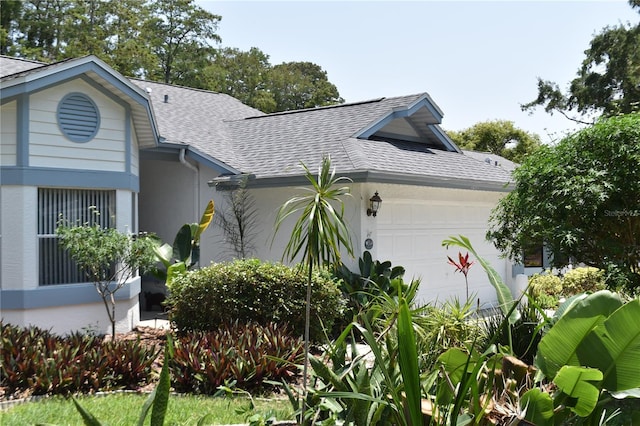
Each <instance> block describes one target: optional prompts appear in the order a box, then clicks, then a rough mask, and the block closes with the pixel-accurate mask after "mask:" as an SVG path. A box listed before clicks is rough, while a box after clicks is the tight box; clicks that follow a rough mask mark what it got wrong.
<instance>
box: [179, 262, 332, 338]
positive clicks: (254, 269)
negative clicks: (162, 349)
mask: <svg viewBox="0 0 640 426" xmlns="http://www.w3.org/2000/svg"><path fill="white" fill-rule="evenodd" d="M306 281H307V278H306V272H305V270H303V269H299V268H291V267H288V266H285V265H283V264H280V263H270V262H265V263H263V262H261V261H259V260H257V259H243V260H235V261H233V262H224V263H215V264H212V265H210V266H208V267H205V268H202V269H199V270H196V271H190V272H189V273H187V274H185V275H183V276H180V277H179V278H177V279H176V280H175V281H174V282H173V283H171V285H170V286H169V290H170V296H169V298H168V304H169V306H170V307H171V311H170V315H171V320H172V321H173V322H174V323H175V325H176V326H177V328H178V329H179V330H181V331H209V330H215V329H217V328H218V327H220V326H222V325H225V324H229V323H231V322H235V321H238V322H241V323H249V322H255V323H258V324H261V325H267V324H269V323H271V322H275V323H278V324H288V325H289V326H290V327H291V330H292V332H293V333H295V335H302V334H303V333H304V318H305V298H306V288H307V285H306ZM311 288H312V290H311V291H312V295H311V339H313V340H316V341H319V340H321V339H322V337H323V336H324V331H323V330H324V329H326V330H330V329H331V326H332V324H333V322H334V321H335V319H336V318H338V317H339V316H340V315H341V313H342V310H343V307H344V300H343V299H342V297H341V295H340V291H339V290H338V288H337V285H336V283H335V282H334V281H333V280H332V279H331V277H330V276H329V274H328V273H327V272H325V271H321V272H314V274H313V284H312V287H311Z"/></svg>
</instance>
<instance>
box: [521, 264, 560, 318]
mask: <svg viewBox="0 0 640 426" xmlns="http://www.w3.org/2000/svg"><path fill="white" fill-rule="evenodd" d="M529 292H530V295H531V296H532V297H533V298H534V299H535V301H536V303H537V304H538V305H539V306H540V307H542V308H545V309H549V308H555V307H556V306H558V298H559V296H560V295H561V294H562V280H561V279H560V277H558V276H557V275H553V274H551V271H547V272H545V273H543V274H535V275H533V276H532V277H531V278H530V281H529Z"/></svg>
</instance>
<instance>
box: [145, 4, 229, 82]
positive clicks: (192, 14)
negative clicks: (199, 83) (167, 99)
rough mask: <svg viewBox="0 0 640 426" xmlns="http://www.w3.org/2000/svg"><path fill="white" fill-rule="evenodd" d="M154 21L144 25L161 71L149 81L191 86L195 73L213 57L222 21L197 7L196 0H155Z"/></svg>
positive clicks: (157, 71)
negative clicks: (214, 43) (212, 44)
mask: <svg viewBox="0 0 640 426" xmlns="http://www.w3.org/2000/svg"><path fill="white" fill-rule="evenodd" d="M152 10H153V17H152V18H151V19H150V20H149V21H147V22H146V23H145V28H146V30H147V31H146V35H147V36H148V37H149V41H150V45H151V50H152V51H153V53H154V54H155V55H156V57H157V59H158V68H157V69H155V70H151V75H150V77H151V78H153V79H156V80H161V81H163V82H165V83H172V84H183V85H188V84H189V80H190V79H192V78H193V74H192V72H193V71H194V70H201V69H202V68H203V67H204V64H205V63H206V62H207V60H208V59H210V58H211V57H212V55H213V48H212V47H211V46H210V45H209V43H210V42H219V41H220V36H218V34H217V33H216V30H217V28H218V22H219V21H220V19H221V17H220V16H218V15H214V14H212V13H209V12H207V11H206V10H204V9H203V8H201V7H199V6H196V5H195V4H194V1H193V0H155V1H154V3H153V5H152Z"/></svg>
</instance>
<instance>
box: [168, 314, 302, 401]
mask: <svg viewBox="0 0 640 426" xmlns="http://www.w3.org/2000/svg"><path fill="white" fill-rule="evenodd" d="M302 358H303V345H302V340H301V339H300V338H293V337H291V336H290V332H289V330H287V329H286V328H285V327H281V326H278V325H275V324H273V323H271V324H267V325H265V326H261V325H258V324H255V323H253V324H251V323H250V324H240V323H236V324H233V325H228V326H223V327H220V328H219V329H217V330H215V331H210V332H197V333H190V334H187V335H184V336H182V337H180V338H179V339H178V340H177V341H176V345H175V353H174V357H173V359H172V361H171V363H170V370H171V373H172V377H173V386H174V388H175V389H176V390H177V391H179V392H190V393H201V394H208V395H214V394H216V393H218V391H219V387H220V386H223V385H225V384H227V383H234V386H235V387H237V388H239V389H245V390H252V391H256V390H265V388H266V382H267V381H280V380H283V381H286V382H289V381H292V380H293V379H295V378H296V373H297V371H298V367H297V365H298V364H300V363H301V362H302Z"/></svg>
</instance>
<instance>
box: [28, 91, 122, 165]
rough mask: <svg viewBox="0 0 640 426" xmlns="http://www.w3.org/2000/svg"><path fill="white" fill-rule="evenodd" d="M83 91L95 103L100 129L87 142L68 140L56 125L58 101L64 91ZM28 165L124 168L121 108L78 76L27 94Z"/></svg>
mask: <svg viewBox="0 0 640 426" xmlns="http://www.w3.org/2000/svg"><path fill="white" fill-rule="evenodd" d="M72 92H79V93H83V94H85V95H87V96H89V98H91V99H92V100H93V102H95V103H96V105H97V107H98V110H99V112H100V129H99V131H98V133H97V134H96V136H95V137H94V139H92V140H91V141H89V142H87V143H75V142H72V141H70V140H68V139H67V138H66V137H65V136H64V135H63V134H62V132H61V131H60V129H59V127H58V121H57V115H56V111H57V108H58V103H59V102H60V100H61V99H62V98H63V97H64V96H65V95H67V94H69V93H72ZM29 164H30V166H33V167H55V168H68V169H79V170H103V171H114V172H122V171H125V109H124V107H123V106H121V105H119V104H118V103H116V102H115V101H113V100H112V99H110V98H109V97H107V96H106V95H104V94H103V93H102V92H101V91H99V90H98V89H96V88H94V87H93V86H91V85H90V84H88V83H86V82H85V81H83V80H81V79H75V80H73V81H69V82H66V83H63V84H60V85H56V86H53V87H51V88H49V89H46V90H42V91H40V92H37V93H34V94H32V95H31V96H30V97H29Z"/></svg>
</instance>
